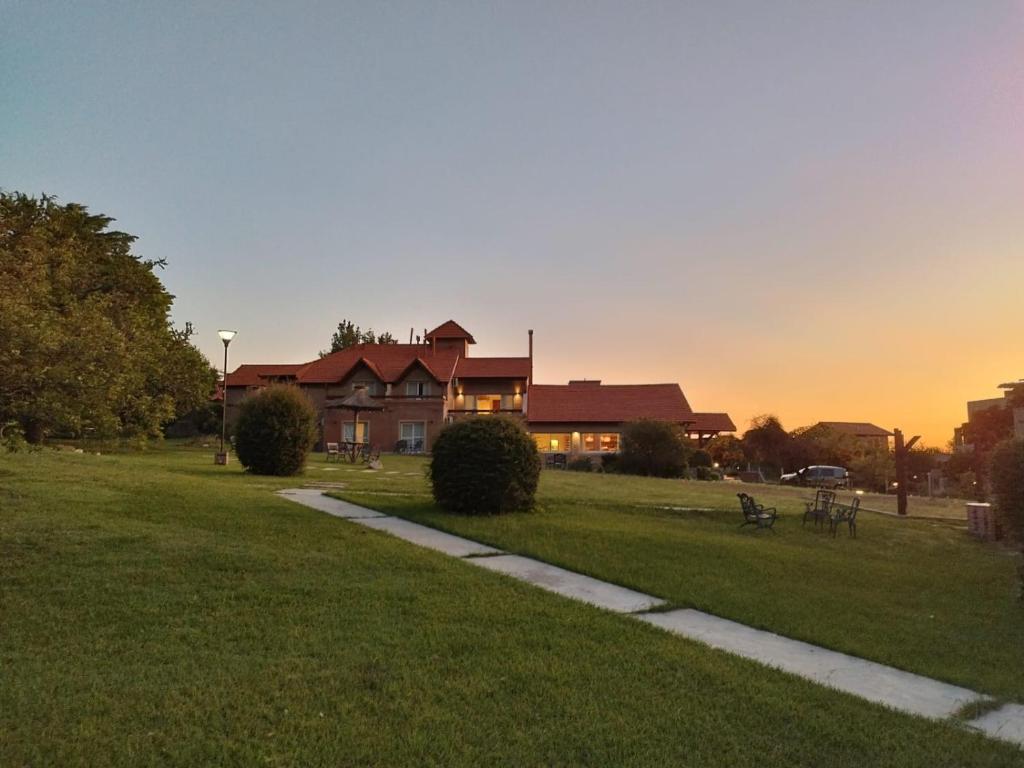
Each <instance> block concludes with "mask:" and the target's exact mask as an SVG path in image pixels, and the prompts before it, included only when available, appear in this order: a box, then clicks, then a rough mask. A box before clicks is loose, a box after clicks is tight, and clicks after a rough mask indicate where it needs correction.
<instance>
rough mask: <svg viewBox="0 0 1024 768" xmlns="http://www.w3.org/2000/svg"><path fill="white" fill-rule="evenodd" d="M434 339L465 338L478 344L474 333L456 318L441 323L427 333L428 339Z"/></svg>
mask: <svg viewBox="0 0 1024 768" xmlns="http://www.w3.org/2000/svg"><path fill="white" fill-rule="evenodd" d="M433 339H465V340H466V341H468V342H469V343H470V344H476V339H474V338H473V334H471V333H470V332H469V331H467V330H466V329H465V328H463V327H462V326H461V325H459V324H458V323H456V322H455V321H454V320H448V321H447V322H444V323H441V324H440V325H439V326H437V328H435V329H434V330H432V331H430V332H429V333H427V336H426V341H432V340H433Z"/></svg>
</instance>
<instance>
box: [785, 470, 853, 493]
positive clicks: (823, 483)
mask: <svg viewBox="0 0 1024 768" xmlns="http://www.w3.org/2000/svg"><path fill="white" fill-rule="evenodd" d="M779 482H780V483H782V484H783V485H805V486H810V487H811V488H848V487H849V486H850V473H849V472H847V471H846V470H845V469H844V468H843V467H827V466H823V465H819V464H815V465H814V466H812V467H804V468H803V469H801V470H800V471H798V472H789V473H787V474H785V475H783V476H782V477H780V478H779Z"/></svg>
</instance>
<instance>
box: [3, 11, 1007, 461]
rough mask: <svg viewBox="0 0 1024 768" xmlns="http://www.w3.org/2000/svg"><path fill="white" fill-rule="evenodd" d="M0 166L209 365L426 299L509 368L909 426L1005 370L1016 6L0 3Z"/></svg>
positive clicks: (989, 387)
mask: <svg viewBox="0 0 1024 768" xmlns="http://www.w3.org/2000/svg"><path fill="white" fill-rule="evenodd" d="M0 187H2V188H4V189H6V190H19V191H24V192H30V193H40V192H47V193H51V194H56V195H58V196H59V197H60V198H61V199H63V200H65V201H77V202H82V203H85V204H87V205H88V206H89V207H90V208H91V209H92V210H93V211H95V212H103V213H107V214H110V215H112V216H114V217H116V218H117V219H118V226H119V227H120V228H122V229H124V230H126V231H128V232H132V233H134V234H137V235H139V242H138V251H139V252H140V253H141V254H143V255H144V256H146V257H148V258H166V259H167V261H168V262H169V266H168V267H167V269H166V270H165V272H164V273H163V278H164V280H165V283H166V284H167V285H168V287H169V288H170V290H171V291H172V292H173V293H174V294H175V295H176V296H177V297H178V298H177V301H176V304H175V309H174V316H175V319H176V321H179V322H184V321H185V320H190V321H192V322H193V323H194V325H195V326H196V328H197V329H198V330H199V332H200V335H199V337H198V343H199V345H200V347H201V348H202V349H203V350H204V351H205V352H207V353H208V354H209V355H210V356H211V357H212V359H214V360H219V355H220V346H219V342H218V341H217V337H216V330H217V328H218V327H223V326H229V327H236V328H237V329H238V330H239V335H238V338H237V340H236V341H235V343H234V344H233V345H232V347H231V352H232V366H231V367H234V365H235V364H237V363H242V362H298V361H303V360H307V359H309V358H311V357H314V356H315V354H316V351H317V350H318V349H321V348H323V347H325V346H327V344H328V342H329V338H330V334H331V329H332V327H333V325H335V324H336V322H337V321H338V320H339V319H340V318H341V317H347V318H351V319H353V320H355V321H356V322H358V323H360V324H361V325H363V326H364V327H365V326H373V327H374V328H376V329H378V330H384V329H387V330H391V331H392V332H393V333H395V334H396V335H397V336H398V337H399V338H401V339H406V338H407V337H408V332H409V328H410V326H413V327H415V328H417V329H418V331H419V332H421V330H422V328H423V327H425V326H430V327H432V326H434V325H436V324H439V323H441V322H443V321H444V320H447V319H448V318H449V317H452V318H454V319H456V320H457V321H459V322H460V323H462V324H463V325H464V326H465V327H467V328H468V329H469V330H470V331H471V332H473V333H474V334H475V335H476V338H477V340H478V341H479V342H480V343H479V344H478V345H477V346H476V347H475V348H474V352H476V353H477V354H481V355H483V354H492V355H503V354H525V352H526V329H527V328H534V329H535V330H536V353H537V365H536V378H537V380H538V381H540V382H554V383H557V382H563V381H565V380H567V379H568V378H570V377H583V376H586V377H590V378H602V379H603V380H604V381H606V382H657V381H679V382H680V383H681V384H682V386H683V389H684V391H685V392H686V394H687V396H688V397H689V399H690V401H691V404H692V405H693V406H694V407H695V408H696V409H698V410H728V411H729V412H730V414H731V415H732V416H733V419H734V420H735V421H736V422H737V424H738V425H740V426H741V428H742V427H745V426H746V423H747V421H748V420H749V419H750V417H751V416H753V415H755V414H759V413H764V412H773V413H777V414H778V415H779V416H780V417H781V418H782V420H783V423H784V424H785V425H786V426H787V427H790V428H792V427H797V426H800V425H805V424H810V423H813V422H815V421H817V420H820V419H829V420H865V421H873V422H876V423H878V424H880V425H882V426H886V427H889V428H891V427H895V426H900V427H902V428H903V429H904V430H905V431H907V432H909V433H914V434H916V433H920V434H922V435H924V438H925V440H926V441H927V442H928V443H930V444H933V445H942V444H944V443H945V441H946V440H948V439H949V437H950V436H951V430H952V427H953V426H954V425H955V424H957V423H959V422H960V421H962V420H963V419H964V418H965V405H964V403H965V401H966V400H968V399H977V398H980V397H988V396H993V395H996V394H998V393H997V391H996V390H995V385H997V384H998V383H1000V382H1002V381H1005V380H1007V379H1011V378H1017V377H1022V376H1024V333H1022V330H1024V3H1021V2H962V1H960V0H958V1H957V2H936V1H935V0H929V1H926V2H848V3H837V2H810V1H809V0H808V1H806V2H800V3H787V2H771V3H765V2H747V3H733V2H718V1H717V0H716V2H705V3H701V4H696V3H690V4H684V3H682V2H676V3H648V2H639V3H637V2H620V3H615V4H611V3H597V2H586V3H583V2H538V3H529V2H518V1H517V2H507V3H484V2H479V3H421V2H415V3H413V2H410V3H392V2H380V3H353V4H348V5H343V4H341V3H337V2H324V3H282V2H268V3H248V2H247V3H241V2H239V3H228V2H214V3H196V4H191V5H190V4H186V3H162V4H158V3H127V2H121V3H109V4H104V3H95V2H79V3H70V2H66V3H48V2H40V1H39V0H33V1H32V2H15V3H12V2H8V1H6V0H0Z"/></svg>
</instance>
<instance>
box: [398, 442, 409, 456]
mask: <svg viewBox="0 0 1024 768" xmlns="http://www.w3.org/2000/svg"><path fill="white" fill-rule="evenodd" d="M408 450H409V443H408V441H406V440H399V441H398V442H397V443H395V453H405V452H406V451H408Z"/></svg>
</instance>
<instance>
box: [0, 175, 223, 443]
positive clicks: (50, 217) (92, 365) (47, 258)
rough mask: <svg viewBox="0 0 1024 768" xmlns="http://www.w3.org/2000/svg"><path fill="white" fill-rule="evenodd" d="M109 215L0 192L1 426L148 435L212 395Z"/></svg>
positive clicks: (40, 432) (205, 369) (147, 265)
mask: <svg viewBox="0 0 1024 768" xmlns="http://www.w3.org/2000/svg"><path fill="white" fill-rule="evenodd" d="M112 221H113V219H111V218H110V217H108V216H103V215H99V214H91V213H89V212H88V210H87V209H86V208H85V207H84V206H82V205H78V204H75V203H69V204H67V205H62V204H60V203H58V202H57V201H56V200H55V199H54V198H52V197H47V196H43V197H40V198H35V197H30V196H28V195H24V194H19V193H0V422H2V423H10V422H16V423H18V424H20V426H21V427H22V429H24V431H25V434H26V437H28V438H29V440H32V441H39V440H41V439H42V438H43V437H44V436H45V435H46V434H47V433H50V432H61V433H68V434H81V433H82V431H83V430H86V429H90V430H93V431H94V432H95V434H97V435H102V436H113V435H156V434H159V431H160V428H161V426H162V425H164V424H166V423H167V422H169V421H171V420H172V419H174V418H176V417H177V416H180V415H183V414H185V413H188V412H189V411H191V410H193V409H194V408H195V407H196V406H198V405H199V404H201V403H202V402H204V401H205V400H206V399H207V398H208V397H209V394H210V392H211V391H212V390H213V387H214V384H215V381H216V373H215V372H214V369H213V368H212V367H211V366H210V364H209V362H208V361H207V360H206V358H205V357H204V356H203V355H202V354H201V353H200V352H199V351H198V350H197V349H196V348H195V347H194V346H193V345H192V344H191V343H190V341H189V337H190V335H191V333H192V330H191V327H190V326H186V328H185V329H184V330H177V329H175V328H174V327H173V325H172V324H171V321H170V317H169V313H170V309H171V304H172V302H173V299H174V297H173V296H171V295H170V294H169V293H168V292H167V291H166V289H165V288H164V287H163V285H162V284H161V282H160V279H159V278H158V277H157V275H156V274H155V270H156V269H157V268H159V267H162V266H163V262H162V261H146V260H144V259H142V258H140V257H139V256H137V255H136V254H133V253H132V244H133V243H134V241H135V237H134V236H133V235H129V234H126V233H124V232H119V231H116V230H112V229H110V224H111V222H112Z"/></svg>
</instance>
